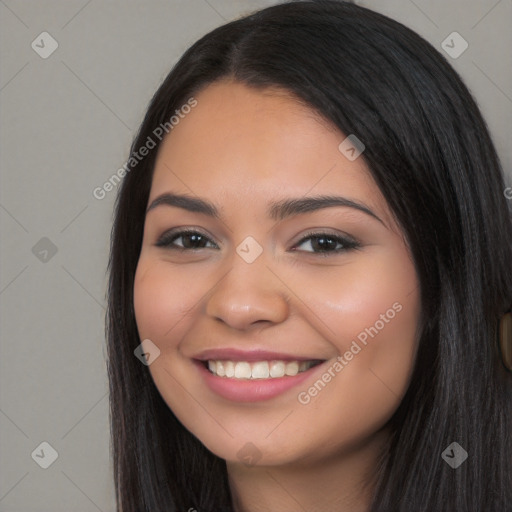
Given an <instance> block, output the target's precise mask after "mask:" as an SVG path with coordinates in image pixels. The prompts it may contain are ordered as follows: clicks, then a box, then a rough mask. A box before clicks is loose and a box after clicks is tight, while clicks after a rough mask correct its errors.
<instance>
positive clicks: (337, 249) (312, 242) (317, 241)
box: [293, 233, 361, 256]
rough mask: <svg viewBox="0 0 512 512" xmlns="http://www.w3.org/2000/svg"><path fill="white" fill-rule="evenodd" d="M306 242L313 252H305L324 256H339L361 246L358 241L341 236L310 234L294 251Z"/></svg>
mask: <svg viewBox="0 0 512 512" xmlns="http://www.w3.org/2000/svg"><path fill="white" fill-rule="evenodd" d="M305 242H309V247H310V248H311V249H312V250H311V251H309V250H308V251H304V252H313V253H317V254H321V255H322V256H328V255H330V254H339V253H341V252H346V251H349V250H354V249H358V248H359V247H360V246H361V245H360V244H359V242H357V241H356V240H353V239H349V238H345V237H341V236H339V235H333V234H329V233H308V234H307V235H306V236H305V237H304V238H302V239H301V240H300V242H299V243H298V244H296V245H295V246H294V247H293V250H296V247H299V246H300V245H302V244H304V243H305Z"/></svg>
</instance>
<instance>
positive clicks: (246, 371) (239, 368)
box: [231, 362, 251, 379]
mask: <svg viewBox="0 0 512 512" xmlns="http://www.w3.org/2000/svg"><path fill="white" fill-rule="evenodd" d="M231 364H233V363H231ZM235 377H236V378H237V379H250V378H251V365H250V364H249V363H243V362H242V363H236V365H235Z"/></svg>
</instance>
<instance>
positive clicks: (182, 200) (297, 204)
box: [146, 193, 384, 224]
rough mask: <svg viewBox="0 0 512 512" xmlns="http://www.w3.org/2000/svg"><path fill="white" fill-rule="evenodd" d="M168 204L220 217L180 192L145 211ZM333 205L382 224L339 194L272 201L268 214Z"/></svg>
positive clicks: (363, 207) (209, 206) (167, 195)
mask: <svg viewBox="0 0 512 512" xmlns="http://www.w3.org/2000/svg"><path fill="white" fill-rule="evenodd" d="M160 205H168V206H176V207H178V208H183V209H184V210H188V211H190V212H197V213H203V214H205V215H208V216H209V217H215V218H220V215H219V210H218V208H217V207H216V206H215V205H214V204H213V203H210V202H209V201H206V200H204V199H200V198H198V197H191V196H187V195H182V194H172V193H165V194H161V195H160V196H158V197H157V198H156V199H154V200H153V201H152V203H151V204H150V205H149V207H148V209H147V210H146V213H148V212H149V211H151V210H153V209H154V208H156V207H157V206H160ZM333 206H346V207H348V208H355V209H356V210H359V211H361V212H363V213H366V214H367V215H370V216H371V217H373V218H374V219H377V220H378V221H379V222H381V223H382V224H384V222H382V220H381V219H380V218H379V217H377V215H376V214H375V213H374V212H373V211H372V210H370V208H368V206H366V205H364V204H362V203H358V202H357V201H353V200H352V199H347V198H346V197H340V196H318V197H304V198H297V199H282V200H280V201H273V202H271V203H270V207H269V210H268V215H269V217H270V218H271V219H272V220H276V221H277V220H283V219H285V218H287V217H291V216H293V215H298V214H301V213H307V212H312V211H315V210H320V209H322V208H329V207H333Z"/></svg>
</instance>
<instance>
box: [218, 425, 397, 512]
mask: <svg viewBox="0 0 512 512" xmlns="http://www.w3.org/2000/svg"><path fill="white" fill-rule="evenodd" d="M386 440H387V434H386V433H385V432H384V431H381V432H379V433H377V434H376V435H375V436H374V437H373V438H372V439H371V440H369V441H368V440H367V441H366V442H365V444H364V445H360V446H358V447H357V448H353V449H351V450H350V451H344V452H340V451H337V452H335V451H334V452H333V454H332V455H331V456H330V457H329V458H327V459H326V458H322V460H318V461H309V462H304V461H303V462H301V463H297V462H294V463H292V464H287V465H281V466H246V465H244V464H241V463H238V462H237V463H235V462H227V470H228V475H229V482H230V487H231V495H232V497H233V505H234V509H235V511H236V512H266V511H268V510H272V511H273V512H298V511H310V510H314V511H315V512H332V511H333V510H336V511H337V512H368V510H369V507H370V502H371V499H372V495H373V491H374V483H375V477H376V475H375V468H376V464H377V457H378V454H379V452H380V451H381V450H382V449H383V448H384V445H385V442H386Z"/></svg>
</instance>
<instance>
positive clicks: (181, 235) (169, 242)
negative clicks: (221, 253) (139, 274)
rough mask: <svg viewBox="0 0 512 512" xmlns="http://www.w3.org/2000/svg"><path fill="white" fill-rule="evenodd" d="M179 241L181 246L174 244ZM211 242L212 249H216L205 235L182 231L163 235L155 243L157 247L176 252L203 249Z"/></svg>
mask: <svg viewBox="0 0 512 512" xmlns="http://www.w3.org/2000/svg"><path fill="white" fill-rule="evenodd" d="M180 239H181V244H176V243H175V241H176V240H180ZM209 242H211V243H212V244H213V245H214V247H217V246H216V244H215V243H214V242H212V241H211V240H210V239H209V238H208V237H207V236H206V235H204V234H203V233H201V232H199V231H193V230H183V231H177V232H170V233H165V234H164V235H162V236H161V237H160V238H159V239H158V241H157V242H156V244H155V245H156V246H157V247H165V248H168V249H176V250H182V251H185V250H195V249H204V248H206V245H207V244H208V243H209Z"/></svg>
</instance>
